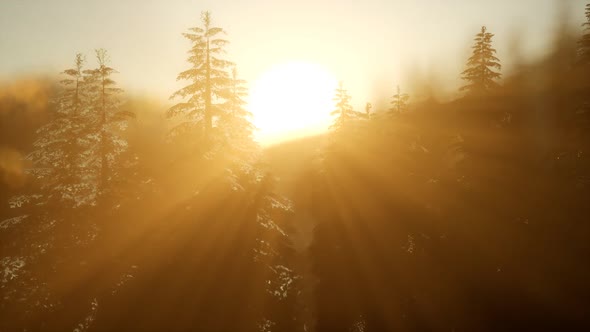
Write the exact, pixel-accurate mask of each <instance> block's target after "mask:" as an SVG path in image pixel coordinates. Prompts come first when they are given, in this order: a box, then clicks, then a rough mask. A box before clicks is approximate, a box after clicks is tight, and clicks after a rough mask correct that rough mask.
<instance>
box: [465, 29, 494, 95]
mask: <svg viewBox="0 0 590 332" xmlns="http://www.w3.org/2000/svg"><path fill="white" fill-rule="evenodd" d="M493 37H494V34H492V33H489V32H488V31H487V28H486V27H485V26H483V27H481V31H480V32H479V33H478V34H477V35H476V36H475V39H474V40H475V45H473V47H472V49H473V53H472V55H471V57H470V58H469V60H467V69H465V71H463V73H462V79H463V80H465V81H467V85H465V86H463V87H462V88H461V91H466V92H467V93H468V94H481V93H484V92H486V91H489V90H490V89H492V88H495V87H497V86H498V83H497V82H496V80H497V79H499V78H500V77H501V76H502V75H501V74H500V73H499V72H496V71H494V69H497V70H500V69H502V66H501V65H500V60H499V59H498V58H497V57H496V55H495V54H496V50H495V49H494V48H493V47H492V38H493Z"/></svg>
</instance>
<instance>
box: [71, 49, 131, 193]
mask: <svg viewBox="0 0 590 332" xmlns="http://www.w3.org/2000/svg"><path fill="white" fill-rule="evenodd" d="M95 54H96V60H97V63H98V67H97V68H95V69H91V70H86V71H85V72H84V73H85V74H86V77H85V79H86V84H87V86H88V91H89V92H88V93H89V104H88V110H87V112H86V114H85V115H84V122H85V126H86V127H87V128H86V135H84V136H83V137H82V139H83V140H84V144H85V145H86V150H85V152H84V153H85V155H86V158H87V160H86V165H88V169H89V170H90V171H91V172H96V173H95V174H88V176H90V177H92V176H96V177H95V180H96V181H97V194H98V196H99V198H101V197H102V198H105V197H106V196H105V195H107V194H108V193H109V191H110V188H111V186H110V183H112V182H114V181H115V180H116V179H118V177H119V174H118V173H117V168H118V165H117V161H118V160H117V159H118V158H119V156H120V155H121V154H122V153H123V152H124V151H125V150H127V147H128V143H127V141H126V140H125V139H124V138H123V136H122V135H121V131H123V130H125V129H126V128H127V125H128V124H127V121H128V120H129V119H132V118H134V117H135V114H134V113H133V112H129V111H122V110H121V109H120V107H121V101H120V100H119V99H118V97H117V96H118V95H120V94H121V93H122V92H123V90H122V89H120V88H118V87H117V83H116V82H115V81H114V80H113V79H112V78H111V76H112V75H113V74H116V73H117V71H116V70H115V69H114V68H112V67H109V62H110V58H109V56H108V53H107V51H106V50H105V49H97V50H95Z"/></svg>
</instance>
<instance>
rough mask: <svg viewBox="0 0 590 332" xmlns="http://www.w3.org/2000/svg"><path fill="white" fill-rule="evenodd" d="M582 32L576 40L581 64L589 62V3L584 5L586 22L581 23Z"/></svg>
mask: <svg viewBox="0 0 590 332" xmlns="http://www.w3.org/2000/svg"><path fill="white" fill-rule="evenodd" d="M582 26H583V27H584V34H583V35H582V38H581V39H580V40H579V41H578V46H579V48H578V52H579V57H580V62H581V63H583V64H587V63H590V3H589V4H587V5H586V22H584V23H583V24H582Z"/></svg>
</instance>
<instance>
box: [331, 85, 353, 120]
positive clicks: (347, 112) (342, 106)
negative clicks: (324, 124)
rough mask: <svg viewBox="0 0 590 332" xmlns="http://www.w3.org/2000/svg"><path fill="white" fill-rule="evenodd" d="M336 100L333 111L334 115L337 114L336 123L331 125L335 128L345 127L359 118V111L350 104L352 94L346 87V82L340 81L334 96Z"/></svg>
mask: <svg viewBox="0 0 590 332" xmlns="http://www.w3.org/2000/svg"><path fill="white" fill-rule="evenodd" d="M333 100H334V102H335V103H336V108H335V109H334V110H333V111H332V113H331V114H332V115H333V116H336V119H335V120H334V123H333V124H332V126H331V127H330V128H331V129H334V130H342V129H344V128H345V127H346V126H347V125H348V124H349V123H350V122H351V121H353V120H354V119H356V118H358V116H357V113H356V112H355V111H354V110H353V109H352V106H351V105H350V95H349V94H348V91H346V89H345V88H344V83H343V82H340V83H338V88H337V89H336V93H335V96H334V99H333Z"/></svg>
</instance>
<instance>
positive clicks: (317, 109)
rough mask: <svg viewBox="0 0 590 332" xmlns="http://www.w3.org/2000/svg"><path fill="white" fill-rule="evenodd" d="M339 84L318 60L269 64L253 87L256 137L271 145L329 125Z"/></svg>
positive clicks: (252, 109) (251, 105)
mask: <svg viewBox="0 0 590 332" xmlns="http://www.w3.org/2000/svg"><path fill="white" fill-rule="evenodd" d="M336 86H337V80H336V79H335V78H334V76H333V75H332V74H330V73H329V72H328V71H327V70H326V69H324V68H323V67H322V66H320V65H317V64H313V63H307V62H288V63H283V64H279V65H275V66H273V67H271V68H269V70H267V71H266V72H265V73H264V74H262V75H261V76H260V77H259V78H258V80H256V81H255V83H254V86H253V87H252V89H251V91H250V102H249V109H250V111H251V112H252V114H253V123H254V125H255V126H256V127H257V128H258V130H257V132H256V138H257V140H258V141H259V142H260V143H261V144H263V145H268V144H272V143H276V142H278V141H281V140H286V139H290V138H294V137H297V136H305V135H310V134H314V133H318V132H321V131H323V130H325V129H327V128H328V126H329V124H330V120H331V117H330V112H331V111H332V109H333V105H334V102H333V101H332V98H333V95H334V89H335V88H336Z"/></svg>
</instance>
